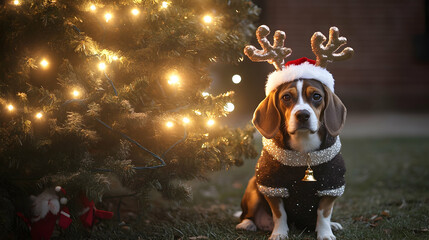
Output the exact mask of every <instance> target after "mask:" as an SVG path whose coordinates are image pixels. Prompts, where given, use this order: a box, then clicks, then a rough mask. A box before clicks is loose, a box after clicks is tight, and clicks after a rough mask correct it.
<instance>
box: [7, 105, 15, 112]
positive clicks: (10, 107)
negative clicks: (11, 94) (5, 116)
mask: <svg viewBox="0 0 429 240" xmlns="http://www.w3.org/2000/svg"><path fill="white" fill-rule="evenodd" d="M13 109H14V107H13V105H12V104H9V105H7V110H9V111H11V112H12V111H13Z"/></svg>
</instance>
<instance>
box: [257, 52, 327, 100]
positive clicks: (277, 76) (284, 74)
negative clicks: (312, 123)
mask: <svg viewBox="0 0 429 240" xmlns="http://www.w3.org/2000/svg"><path fill="white" fill-rule="evenodd" d="M315 64H316V61H314V60H312V59H308V58H305V57H303V58H299V59H296V60H293V61H289V62H287V63H286V64H285V65H284V66H285V67H284V68H283V69H281V70H280V71H275V72H272V73H270V74H269V75H268V80H267V83H266V85H265V95H266V96H268V95H269V94H270V92H271V91H272V90H274V89H276V88H277V87H278V86H280V85H282V84H283V83H287V82H293V81H295V80H297V79H315V80H317V81H319V82H321V83H322V84H323V85H325V86H326V87H328V88H329V89H330V90H331V91H332V92H334V82H335V81H334V77H333V76H332V74H331V73H330V72H329V71H328V70H326V68H322V67H319V66H316V65H315Z"/></svg>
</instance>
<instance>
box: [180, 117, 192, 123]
mask: <svg viewBox="0 0 429 240" xmlns="http://www.w3.org/2000/svg"><path fill="white" fill-rule="evenodd" d="M182 121H183V123H184V124H188V123H190V122H191V120H190V119H189V118H187V117H184V118H183V119H182Z"/></svg>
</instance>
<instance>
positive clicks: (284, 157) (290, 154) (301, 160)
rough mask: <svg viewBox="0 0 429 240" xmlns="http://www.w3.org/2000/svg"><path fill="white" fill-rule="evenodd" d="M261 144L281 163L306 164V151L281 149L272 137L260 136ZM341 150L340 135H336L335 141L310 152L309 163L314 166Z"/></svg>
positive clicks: (288, 164) (293, 165)
mask: <svg viewBox="0 0 429 240" xmlns="http://www.w3.org/2000/svg"><path fill="white" fill-rule="evenodd" d="M262 145H263V146H264V150H265V151H267V153H268V154H270V155H271V156H272V157H273V158H274V159H275V160H277V161H279V162H280V163H282V164H283V165H286V166H292V167H302V166H307V158H308V153H301V152H297V151H293V150H287V149H283V148H281V147H279V146H277V144H276V143H275V141H274V140H273V139H267V138H264V137H262ZM340 150H341V141H340V137H339V136H337V139H336V141H335V143H334V144H333V145H332V146H330V147H329V148H326V149H322V150H320V151H314V152H310V153H309V154H310V158H311V161H310V165H311V166H316V165H319V164H322V163H325V162H329V161H330V160H331V159H333V158H334V157H335V156H336V155H337V154H338V153H339V152H340Z"/></svg>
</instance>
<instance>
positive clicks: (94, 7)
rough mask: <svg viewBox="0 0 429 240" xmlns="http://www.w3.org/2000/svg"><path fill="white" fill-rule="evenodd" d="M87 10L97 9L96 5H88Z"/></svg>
mask: <svg viewBox="0 0 429 240" xmlns="http://www.w3.org/2000/svg"><path fill="white" fill-rule="evenodd" d="M89 10H91V11H93V12H94V11H95V10H97V7H96V6H95V5H94V4H92V5H91V6H90V7H89Z"/></svg>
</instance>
